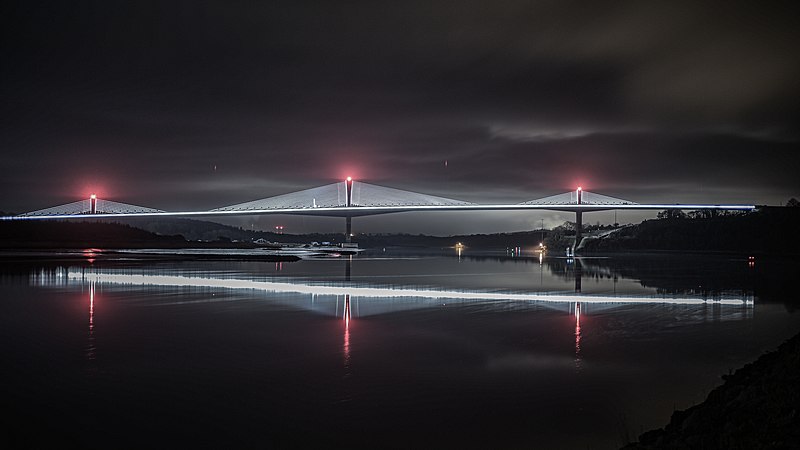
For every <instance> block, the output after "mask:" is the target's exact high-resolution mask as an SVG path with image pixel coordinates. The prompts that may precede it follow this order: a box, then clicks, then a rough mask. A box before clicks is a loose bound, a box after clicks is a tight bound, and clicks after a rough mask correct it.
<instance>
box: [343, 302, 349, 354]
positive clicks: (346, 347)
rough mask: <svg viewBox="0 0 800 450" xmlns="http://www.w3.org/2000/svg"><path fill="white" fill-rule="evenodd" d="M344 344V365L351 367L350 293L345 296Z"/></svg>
mask: <svg viewBox="0 0 800 450" xmlns="http://www.w3.org/2000/svg"><path fill="white" fill-rule="evenodd" d="M343 318H344V344H343V345H342V352H343V353H344V366H345V368H350V294H345V296H344V317H343Z"/></svg>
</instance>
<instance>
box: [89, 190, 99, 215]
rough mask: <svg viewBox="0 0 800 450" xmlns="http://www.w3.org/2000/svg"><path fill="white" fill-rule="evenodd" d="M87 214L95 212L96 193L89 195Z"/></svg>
mask: <svg viewBox="0 0 800 450" xmlns="http://www.w3.org/2000/svg"><path fill="white" fill-rule="evenodd" d="M89 214H97V195H96V194H92V195H90V196H89Z"/></svg>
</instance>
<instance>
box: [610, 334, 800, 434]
mask: <svg viewBox="0 0 800 450" xmlns="http://www.w3.org/2000/svg"><path fill="white" fill-rule="evenodd" d="M723 379H724V380H725V383H724V384H723V385H721V386H719V387H718V388H716V389H714V390H713V391H711V393H709V395H708V397H707V398H706V400H705V401H704V402H703V403H700V404H698V405H695V406H693V407H691V408H689V409H686V410H683V411H675V412H674V413H673V414H672V418H671V420H670V422H669V424H667V426H666V427H664V428H661V429H657V430H652V431H648V432H646V433H644V434H642V435H641V436H640V437H639V442H637V443H633V444H629V445H627V446H626V447H624V449H626V450H633V449H686V448H698V449H699V448H702V449H759V448H770V449H783V448H786V449H788V448H797V443H798V442H800V410H798V405H800V334H798V335H795V336H794V337H793V338H791V339H789V340H788V341H786V342H784V343H783V344H781V345H780V346H779V347H778V349H777V350H776V351H772V352H769V353H766V354H764V355H762V356H761V357H759V358H758V359H757V360H756V361H755V362H752V363H750V364H747V365H745V366H744V367H742V368H740V369H738V370H737V371H736V372H734V373H733V374H731V375H727V376H723Z"/></svg>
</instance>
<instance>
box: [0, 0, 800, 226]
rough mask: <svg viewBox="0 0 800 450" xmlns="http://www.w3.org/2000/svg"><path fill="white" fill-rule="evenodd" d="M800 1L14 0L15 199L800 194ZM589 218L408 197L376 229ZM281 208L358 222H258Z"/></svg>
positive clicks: (12, 202) (690, 198)
mask: <svg viewBox="0 0 800 450" xmlns="http://www.w3.org/2000/svg"><path fill="white" fill-rule="evenodd" d="M792 4H793V2H730V1H726V2H711V1H703V2H700V1H688V2H678V1H664V2H642V1H631V2H597V1H563V0H560V1H540V2H523V1H502V2H497V1H482V2H475V1H454V2H433V1H429V0H426V1H419V2H414V1H397V2H391V3H383V2H376V1H369V2H363V3H360V2H346V3H345V2H335V1H325V2H303V1H298V0H293V1H287V2H278V1H270V2H232V1H227V2H218V3H215V2H194V1H185V2H167V1H157V2H144V1H137V2H119V1H112V0H105V1H101V2H96V3H95V2H52V3H41V2H36V1H23V2H13V1H12V2H3V5H2V6H0V12H2V19H0V20H2V24H3V26H2V30H1V31H0V33H2V42H1V43H0V45H2V49H3V50H2V64H0V67H1V68H0V71H1V73H2V85H1V86H2V87H0V89H2V102H0V111H1V112H0V115H1V116H2V119H1V120H0V146H1V148H2V155H3V157H2V160H0V175H1V177H0V210H3V211H13V212H24V211H29V210H33V209H39V208H44V207H48V206H53V205H57V204H61V203H66V202H70V201H75V200H78V199H81V198H85V197H86V196H88V195H89V194H90V193H91V192H97V193H98V195H99V196H101V197H103V198H108V199H111V200H117V201H122V202H126V203H133V204H139V205H144V206H151V207H156V208H160V209H166V210H191V209H207V208H214V207H218V206H223V205H227V204H232V203H239V202H244V201H249V200H253V199H257V198H262V197H268V196H272V195H277V194H282V193H286V192H291V191H294V190H299V189H305V188H308V187H314V186H319V185H323V184H328V183H331V182H334V181H339V180H341V179H343V178H344V177H345V176H347V175H352V176H353V177H355V178H356V179H358V180H361V181H366V182H371V183H375V184H381V185H386V186H391V187H397V188H401V189H410V190H415V191H419V192H425V193H430V194H434V195H441V196H446V197H453V198H458V199H462V200H469V201H478V202H510V203H516V202H521V201H526V200H530V199H534V198H539V197H543V196H547V195H552V194H557V193H561V192H564V191H568V190H571V189H574V188H575V186H577V185H578V184H581V185H582V186H583V187H584V188H585V189H587V190H590V191H593V192H598V193H603V194H607V195H612V196H615V197H621V198H626V199H630V200H633V201H637V202H648V203H651V202H652V203H655V202H669V203H676V202H681V203H683V202H704V203H719V202H730V203H755V204H775V205H776V204H784V203H785V202H786V201H787V200H788V199H789V198H790V197H800V176H798V173H800V152H798V150H799V149H798V142H799V141H800V131H799V130H800V128H798V127H796V126H795V124H797V123H800V121H798V117H799V116H800V106H799V105H800V102H799V100H800V57H798V55H800V51H798V50H797V48H798V43H800V39H798V38H799V37H800V27H798V26H797V18H798V14H797V13H796V11H795V10H794V8H792ZM637 217H638V216H637ZM637 217H634V215H633V214H632V213H626V215H622V214H621V215H620V218H619V221H620V222H627V221H632V220H634V219H635V218H637ZM567 218H569V216H562V215H558V214H555V213H514V214H508V213H506V214H503V213H470V214H466V213H464V214H455V215H448V214H447V213H427V214H400V215H389V216H384V217H376V218H371V219H357V220H356V222H355V224H354V231H400V230H402V231H408V232H413V233H417V232H426V233H435V234H450V233H461V232H492V231H508V230H524V229H531V228H533V227H538V226H539V224H540V221H541V219H545V221H546V225H552V224H556V223H559V222H560V221H563V220H565V219H567ZM595 220H600V221H605V222H608V221H613V214H611V215H609V214H608V213H605V214H596V215H595V214H589V215H587V216H586V217H585V221H586V222H591V223H594V222H595ZM279 222H281V223H283V224H288V225H287V232H300V231H310V230H318V229H319V230H327V231H339V228H340V227H341V226H342V225H341V224H339V222H338V221H336V222H332V221H331V219H316V218H279V217H262V218H247V219H242V220H241V221H239V222H238V223H241V224H246V225H247V226H248V227H249V226H255V227H257V228H258V227H263V228H269V227H272V226H273V225H274V224H277V223H279ZM359 227H360V228H359Z"/></svg>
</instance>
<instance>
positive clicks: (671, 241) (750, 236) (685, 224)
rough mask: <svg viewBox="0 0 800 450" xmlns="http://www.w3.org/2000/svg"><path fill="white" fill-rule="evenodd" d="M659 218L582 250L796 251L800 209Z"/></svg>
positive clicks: (798, 251) (591, 242)
mask: <svg viewBox="0 0 800 450" xmlns="http://www.w3.org/2000/svg"><path fill="white" fill-rule="evenodd" d="M659 217H660V218H658V219H653V220H646V221H644V222H642V223H640V224H638V225H632V226H628V227H624V228H622V229H620V230H619V231H617V232H615V233H612V234H610V235H609V236H607V237H604V238H600V239H587V240H586V242H585V243H584V246H583V249H582V250H583V252H584V253H590V252H599V253H602V252H619V251H642V250H657V251H698V252H733V253H750V254H766V253H769V254H800V243H798V240H797V238H796V234H797V231H798V227H800V208H789V207H787V208H761V209H760V210H758V211H755V212H752V213H747V214H713V213H703V214H698V213H691V214H683V213H681V212H680V211H676V212H670V213H664V214H660V215H659Z"/></svg>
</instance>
